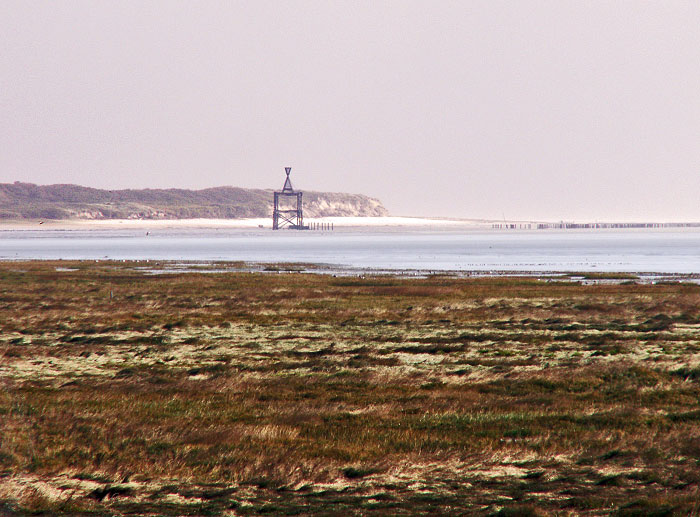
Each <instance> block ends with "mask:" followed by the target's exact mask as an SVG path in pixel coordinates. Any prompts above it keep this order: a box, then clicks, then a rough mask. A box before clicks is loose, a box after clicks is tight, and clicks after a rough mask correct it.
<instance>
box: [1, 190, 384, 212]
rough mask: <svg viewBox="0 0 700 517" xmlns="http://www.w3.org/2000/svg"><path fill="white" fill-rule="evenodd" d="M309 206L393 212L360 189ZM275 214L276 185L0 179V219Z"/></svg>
mask: <svg viewBox="0 0 700 517" xmlns="http://www.w3.org/2000/svg"><path fill="white" fill-rule="evenodd" d="M304 207H305V209H304V211H305V213H306V215H307V216H308V217H332V216H366V217H370V216H383V215H388V213H387V211H386V209H385V208H384V206H383V205H382V204H381V202H380V201H378V200H376V199H373V198H370V197H367V196H363V195H360V194H341V193H331V192H312V191H309V192H305V193H304ZM271 214H272V191H271V190H261V189H244V188H237V187H215V188H208V189H202V190H187V189H142V190H132V189H128V190H100V189H95V188H88V187H81V186H79V185H34V184H32V183H20V182H15V183H0V219H71V218H73V219H194V218H205V219H236V218H257V217H269V216H270V215H271Z"/></svg>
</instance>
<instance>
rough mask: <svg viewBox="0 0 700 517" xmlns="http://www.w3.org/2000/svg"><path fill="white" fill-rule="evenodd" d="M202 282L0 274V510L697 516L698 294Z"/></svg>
mask: <svg viewBox="0 0 700 517" xmlns="http://www.w3.org/2000/svg"><path fill="white" fill-rule="evenodd" d="M217 267H218V266H217V265H216V264H212V265H211V267H209V266H206V265H202V266H201V272H187V273H178V272H173V271H171V270H170V269H169V267H168V265H167V264H165V263H161V264H154V263H152V262H151V263H150V264H149V265H148V267H147V268H145V267H144V264H143V263H138V262H109V261H104V262H94V261H84V262H80V261H75V262H71V261H55V262H52V261H30V262H0V357H1V360H0V382H1V383H2V386H1V389H0V513H10V514H15V513H16V514H30V513H31V514H35V513H42V512H43V513H46V514H53V515H55V514H62V513H63V514H70V515H81V514H84V515H127V514H129V515H133V514H145V515H248V514H259V513H271V514H305V515H306V514H345V515H348V514H362V515H365V514H377V515H420V514H434V513H464V512H467V513H473V514H483V515H490V514H499V513H500V514H501V515H539V514H542V515H545V514H552V513H559V514H563V515H578V514H586V515H589V514H593V515H595V514H609V513H611V512H617V513H618V514H620V515H645V514H649V513H654V514H657V515H662V514H664V515H665V514H672V513H678V514H692V513H697V512H699V511H700V503H698V501H699V500H700V491H699V489H698V487H699V486H700V410H699V409H698V401H699V400H700V286H699V285H696V284H691V283H683V282H673V283H657V284H655V285H651V284H649V283H645V284H641V283H637V282H635V278H634V275H629V277H625V278H624V279H623V280H624V281H623V282H621V283H620V282H618V283H600V284H597V285H582V284H581V283H578V282H575V281H559V282H548V281H544V280H539V279H537V278H533V277H530V278H518V277H495V278H454V277H450V276H440V275H438V276H432V277H428V278H422V279H419V278H415V279H406V278H400V277H383V276H366V277H338V278H336V277H333V276H331V275H319V274H310V273H285V274H277V273H264V272H257V273H251V272H224V273H221V272H213V270H215V269H216V268H217ZM618 280H619V277H618Z"/></svg>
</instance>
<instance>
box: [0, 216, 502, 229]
mask: <svg viewBox="0 0 700 517" xmlns="http://www.w3.org/2000/svg"><path fill="white" fill-rule="evenodd" d="M305 223H307V224H308V223H323V224H330V225H333V227H335V228H338V229H340V228H382V227H386V228H430V227H441V228H442V227H444V228H460V229H480V230H481V229H491V225H492V222H491V221H484V220H478V219H432V218H427V217H400V216H387V217H317V218H308V219H306V220H305ZM184 228H231V229H268V230H271V229H272V219H271V218H269V217H265V218H250V219H89V220H88V219H66V220H40V219H34V220H16V219H15V220H6V221H0V230H88V229H100V230H108V229H184Z"/></svg>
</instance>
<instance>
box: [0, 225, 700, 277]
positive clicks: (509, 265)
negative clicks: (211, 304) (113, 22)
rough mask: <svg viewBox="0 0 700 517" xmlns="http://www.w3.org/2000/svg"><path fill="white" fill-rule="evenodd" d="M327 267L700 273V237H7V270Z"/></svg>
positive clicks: (108, 233) (608, 233)
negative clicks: (167, 264)
mask: <svg viewBox="0 0 700 517" xmlns="http://www.w3.org/2000/svg"><path fill="white" fill-rule="evenodd" d="M24 259H66V260H68V259H116V260H122V259H128V260H147V259H150V260H176V261H183V260H184V261H246V262H263V263H265V262H270V263H273V262H295V263H316V264H327V265H331V266H335V267H347V268H353V269H354V268H360V269H382V270H407V269H411V270H424V271H425V270H428V271H430V270H435V271H481V272H489V271H493V272H501V271H503V272H515V271H525V272H564V271H586V272H589V271H601V272H612V271H615V272H659V273H682V274H694V273H700V230H698V229H683V230H670V229H659V230H532V231H518V230H514V231H497V230H494V231H453V230H423V229H416V230H410V229H405V228H401V229H386V230H381V229H380V230H378V229H352V230H351V229H340V230H336V231H335V232H320V231H306V232H295V231H289V230H282V231H278V232H273V231H271V230H268V229H259V230H258V229H256V230H250V229H199V228H198V229H158V230H150V231H149V233H148V235H147V234H146V231H145V230H136V229H129V230H126V229H124V230H121V229H114V230H112V229H108V230H103V229H100V230H97V229H95V230H83V229H80V230H24V229H23V230H3V231H0V260H24Z"/></svg>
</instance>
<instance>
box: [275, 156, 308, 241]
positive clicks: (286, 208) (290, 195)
mask: <svg viewBox="0 0 700 517" xmlns="http://www.w3.org/2000/svg"><path fill="white" fill-rule="evenodd" d="M284 172H286V173H287V178H286V179H285V180H284V187H282V190H276V191H275V199H274V208H273V210H272V229H273V230H279V229H280V228H289V229H291V230H308V229H309V227H308V226H304V212H303V209H302V196H303V192H300V191H296V190H294V187H292V181H291V180H290V179H289V173H290V172H292V168H291V167H285V168H284ZM280 199H282V200H283V203H282V204H283V206H282V208H280ZM288 199H294V200H296V207H294V206H293V205H290V204H289V203H284V200H288Z"/></svg>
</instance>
